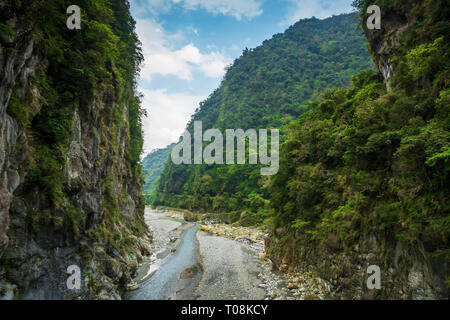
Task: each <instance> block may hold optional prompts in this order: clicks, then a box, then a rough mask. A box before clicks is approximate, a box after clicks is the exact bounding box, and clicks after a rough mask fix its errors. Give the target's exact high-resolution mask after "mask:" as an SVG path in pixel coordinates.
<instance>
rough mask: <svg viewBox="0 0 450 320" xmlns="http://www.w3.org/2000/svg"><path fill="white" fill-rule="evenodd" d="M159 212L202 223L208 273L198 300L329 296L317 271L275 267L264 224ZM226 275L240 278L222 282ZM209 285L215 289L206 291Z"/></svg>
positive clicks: (197, 294) (203, 246)
mask: <svg viewBox="0 0 450 320" xmlns="http://www.w3.org/2000/svg"><path fill="white" fill-rule="evenodd" d="M158 212H159V213H161V214H164V215H165V216H168V217H173V218H177V219H184V218H185V217H186V215H187V216H188V218H189V220H195V221H197V222H199V223H200V231H199V232H198V234H197V239H198V240H199V242H200V255H201V257H202V259H201V262H202V264H204V266H203V268H204V270H205V274H204V276H203V278H202V280H201V282H200V284H199V288H198V289H197V290H196V292H195V294H196V296H194V298H196V299H221V298H223V299H266V300H271V299H275V300H322V299H327V298H328V297H329V289H328V288H329V285H328V284H327V283H325V282H324V281H323V280H321V279H320V278H318V277H317V276H316V275H315V274H313V273H292V272H290V273H280V272H278V271H276V270H275V268H274V267H273V264H272V261H271V260H270V259H269V258H268V257H267V256H266V253H265V244H264V240H265V238H266V237H267V236H268V232H267V230H265V229H264V228H263V227H243V226H239V225H235V224H224V223H217V221H213V220H211V219H210V218H209V217H208V216H207V215H198V216H196V217H193V216H192V215H193V213H190V212H181V211H175V210H169V209H160V210H158ZM224 238H225V239H224ZM228 239H230V240H232V241H229V240H228ZM227 240H228V241H227ZM235 242H238V243H239V244H238V245H237V244H236V243H235ZM233 243H234V244H233ZM240 263H244V264H246V265H245V268H241V266H240V265H239V264H240ZM223 266H225V268H227V269H228V272H225V271H224V270H223ZM240 268H241V269H242V270H250V275H244V274H243V271H239V269H240ZM207 270H210V272H209V273H208V271H207ZM252 270H253V271H252ZM227 276H228V277H230V278H233V277H234V278H236V280H237V279H238V278H239V281H228V282H225V281H223V279H224V278H225V277H227ZM213 277H215V279H216V282H214V281H213ZM234 282H239V284H240V288H235V287H233V283H234ZM215 285H217V286H220V287H221V288H224V287H225V288H226V289H225V290H224V289H222V290H221V291H220V292H219V290H214V287H215ZM203 286H204V288H203ZM206 287H208V288H210V290H212V291H207V290H206ZM243 296H244V297H243Z"/></svg>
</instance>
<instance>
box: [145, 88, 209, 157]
mask: <svg viewBox="0 0 450 320" xmlns="http://www.w3.org/2000/svg"><path fill="white" fill-rule="evenodd" d="M140 91H141V92H142V94H143V95H144V98H143V101H142V107H143V108H144V109H146V110H147V114H148V116H147V117H146V118H144V119H143V127H144V154H147V153H149V152H150V151H152V150H153V149H155V148H163V147H165V146H167V145H168V144H171V143H173V142H177V141H178V138H179V137H180V136H181V135H182V134H183V131H184V129H185V128H186V124H187V123H188V121H189V119H190V117H191V115H192V114H193V113H194V111H195V109H196V108H198V106H199V103H200V102H201V101H203V100H204V99H205V98H206V96H193V95H189V94H187V93H168V92H167V91H166V89H156V90H148V89H143V88H140Z"/></svg>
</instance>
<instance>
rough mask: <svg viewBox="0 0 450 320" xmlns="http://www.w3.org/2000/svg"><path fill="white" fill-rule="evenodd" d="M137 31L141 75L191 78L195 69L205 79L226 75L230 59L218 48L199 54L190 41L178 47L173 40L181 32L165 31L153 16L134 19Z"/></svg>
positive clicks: (146, 76)
mask: <svg viewBox="0 0 450 320" xmlns="http://www.w3.org/2000/svg"><path fill="white" fill-rule="evenodd" d="M136 31H137V33H138V35H139V38H140V40H141V42H142V49H143V54H144V58H145V61H144V65H143V67H142V70H141V77H142V78H143V79H145V80H151V77H152V75H154V74H160V75H174V76H176V77H178V78H180V79H182V80H186V81H191V80H192V79H193V73H194V72H195V71H199V72H202V73H203V74H204V76H206V77H208V78H220V77H222V76H223V75H224V74H225V70H224V68H225V66H226V65H227V64H228V63H229V62H230V61H231V59H229V58H227V57H225V56H224V55H223V54H221V53H220V52H218V51H213V52H210V53H201V52H200V50H199V49H198V48H197V47H196V46H195V45H194V44H192V43H190V44H187V45H184V46H183V47H181V48H179V49H177V48H176V43H177V42H180V40H183V35H182V34H180V33H178V34H167V33H165V32H164V29H163V27H162V26H161V25H160V24H158V23H157V22H156V21H155V20H153V19H137V20H136Z"/></svg>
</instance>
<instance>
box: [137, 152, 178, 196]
mask: <svg viewBox="0 0 450 320" xmlns="http://www.w3.org/2000/svg"><path fill="white" fill-rule="evenodd" d="M174 145H175V144H171V145H168V146H167V147H165V148H163V149H158V150H155V151H152V152H151V153H149V154H148V155H147V156H146V157H145V158H144V159H143V160H142V169H143V174H142V175H143V180H144V186H143V193H144V194H146V195H150V194H154V192H155V191H156V188H157V186H158V180H159V177H160V176H161V173H162V171H163V169H164V165H165V164H166V162H167V160H168V159H169V154H170V151H171V150H172V148H173V146H174Z"/></svg>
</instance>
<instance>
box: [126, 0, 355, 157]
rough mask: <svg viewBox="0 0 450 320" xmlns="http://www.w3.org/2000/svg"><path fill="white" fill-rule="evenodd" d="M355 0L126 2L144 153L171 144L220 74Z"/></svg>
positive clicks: (346, 8) (346, 9) (217, 82)
mask: <svg viewBox="0 0 450 320" xmlns="http://www.w3.org/2000/svg"><path fill="white" fill-rule="evenodd" d="M351 3H352V0H130V4H131V13H132V15H133V17H134V19H135V20H136V22H137V25H136V30H137V33H138V36H139V38H140V40H141V42H142V47H143V53H144V57H145V62H144V65H143V68H142V71H141V77H140V79H139V87H140V88H139V89H140V91H141V92H142V94H143V95H144V99H143V107H144V108H145V109H146V110H147V113H148V117H147V118H146V119H144V121H143V124H144V139H145V143H144V153H145V154H147V153H148V152H150V151H151V150H153V149H155V148H162V147H165V146H166V145H168V144H170V143H172V142H176V141H177V140H178V137H179V136H180V135H181V134H182V132H183V130H184V129H185V126H186V123H187V122H188V121H189V119H190V116H191V115H192V114H193V112H194V111H195V109H196V108H197V107H198V104H199V102H201V101H202V100H204V99H206V98H207V97H208V96H209V94H210V93H211V92H212V91H213V90H214V89H216V88H217V87H218V86H219V85H220V81H221V80H222V77H223V75H224V73H225V72H224V68H225V67H226V66H227V65H229V64H231V63H232V62H233V60H234V59H236V58H237V57H239V56H240V55H241V53H242V50H244V48H246V47H248V48H254V47H256V46H258V45H260V44H261V43H262V42H263V41H264V40H266V39H270V38H271V37H272V36H273V35H274V34H276V33H279V32H283V31H284V30H285V29H286V28H288V27H289V26H290V25H292V24H293V23H295V22H296V21H298V20H300V19H304V18H310V17H312V16H315V17H316V18H326V17H329V16H331V15H333V14H340V13H346V12H351V11H352V10H353V8H352V7H351Z"/></svg>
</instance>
